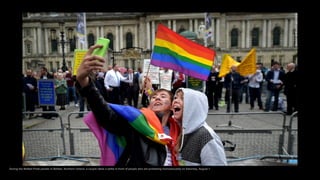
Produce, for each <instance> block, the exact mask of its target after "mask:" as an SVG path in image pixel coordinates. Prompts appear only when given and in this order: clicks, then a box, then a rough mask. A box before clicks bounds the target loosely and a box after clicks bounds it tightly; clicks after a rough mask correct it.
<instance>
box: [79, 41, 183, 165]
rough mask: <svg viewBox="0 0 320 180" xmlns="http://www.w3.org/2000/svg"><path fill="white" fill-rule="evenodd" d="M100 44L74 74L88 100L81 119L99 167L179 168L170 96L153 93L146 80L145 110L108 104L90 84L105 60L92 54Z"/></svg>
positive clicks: (177, 127) (176, 133)
mask: <svg viewBox="0 0 320 180" xmlns="http://www.w3.org/2000/svg"><path fill="white" fill-rule="evenodd" d="M96 48H101V45H94V46H91V47H90V48H89V50H88V52H87V54H86V55H85V57H84V59H83V61H82V63H81V64H80V66H79V68H78V72H77V82H76V87H77V89H78V91H79V93H80V94H81V96H83V97H85V98H86V99H87V103H88V104H89V105H90V108H91V111H92V112H91V113H89V114H88V115H87V116H86V117H85V118H84V119H85V123H86V124H87V125H88V126H89V128H90V129H91V130H92V132H93V133H94V134H95V136H96V137H97V139H98V142H99V146H100V150H101V159H100V165H103V166H118V167H149V166H176V165H178V160H177V154H178V153H177V152H176V151H175V149H176V148H175V147H176V146H177V143H176V140H177V137H178V133H179V132H180V126H179V125H178V123H176V121H175V120H174V119H173V118H172V111H171V103H172V100H173V95H172V93H171V92H170V91H168V90H165V89H158V90H156V91H154V92H152V88H151V87H152V84H151V81H150V79H149V78H146V79H147V80H146V84H145V87H146V90H145V93H147V94H148V95H149V97H150V105H149V106H148V108H141V109H136V108H134V107H132V106H125V105H119V104H112V103H107V102H106V101H105V100H104V99H103V97H102V96H101V93H100V92H99V90H98V89H97V88H96V87H95V84H94V83H93V81H94V78H91V76H90V74H91V73H92V72H93V71H96V70H101V69H102V68H103V64H104V63H105V59H104V58H102V57H98V56H94V55H91V54H92V52H93V50H94V49H96Z"/></svg>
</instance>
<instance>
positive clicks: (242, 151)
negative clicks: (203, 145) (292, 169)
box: [207, 111, 297, 162]
mask: <svg viewBox="0 0 320 180" xmlns="http://www.w3.org/2000/svg"><path fill="white" fill-rule="evenodd" d="M264 114H265V115H267V114H269V115H273V116H272V117H271V118H274V117H275V115H280V116H279V120H280V118H281V116H282V118H281V119H282V123H281V124H282V125H281V126H280V125H279V124H280V122H279V123H278V126H272V127H271V126H270V125H269V126H270V127H268V128H261V127H250V128H248V127H246V126H248V125H250V126H254V125H255V124H254V123H255V122H253V121H254V120H255V119H256V120H261V119H260V118H262V117H261V115H264ZM208 115H209V116H212V115H214V116H215V118H214V119H216V121H217V120H218V119H223V120H224V122H225V121H226V120H228V122H226V123H225V124H218V125H216V127H214V130H215V132H216V133H217V134H218V135H219V136H220V138H221V139H222V140H223V141H226V140H227V141H229V142H231V143H233V144H234V148H233V150H232V151H230V150H227V149H226V148H225V150H226V155H227V159H228V161H229V162H234V161H239V160H247V159H260V158H262V157H271V156H272V157H284V156H288V157H292V158H293V159H297V140H296V136H297V133H296V132H297V127H296V128H295V129H293V128H292V122H293V121H292V120H293V117H296V114H293V115H292V116H291V117H290V122H289V124H287V122H286V115H285V113H283V112H280V111H277V112H239V113H209V114H208ZM219 116H224V117H225V118H219ZM248 116H251V117H250V118H248ZM259 116H260V117H259ZM235 117H236V118H237V119H236V120H233V121H232V120H231V119H232V118H233V119H235ZM211 119H212V118H211ZM264 120H265V121H271V120H268V119H265V118H264ZM207 121H208V120H207ZM220 121H221V120H220ZM234 122H236V124H237V125H235V124H234ZM259 123H261V122H260V121H259ZM268 123H271V122H268ZM259 126H260V125H259ZM261 126H262V125H261ZM262 127H263V126H262ZM294 133H296V134H294Z"/></svg>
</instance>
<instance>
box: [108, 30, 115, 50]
mask: <svg viewBox="0 0 320 180" xmlns="http://www.w3.org/2000/svg"><path fill="white" fill-rule="evenodd" d="M107 38H108V39H109V40H110V43H109V48H110V49H112V50H114V49H113V34H112V33H108V34H107Z"/></svg>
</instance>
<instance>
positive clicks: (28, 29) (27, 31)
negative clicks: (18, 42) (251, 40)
mask: <svg viewBox="0 0 320 180" xmlns="http://www.w3.org/2000/svg"><path fill="white" fill-rule="evenodd" d="M24 33H25V34H24V36H25V37H31V29H30V28H26V29H25V31H24Z"/></svg>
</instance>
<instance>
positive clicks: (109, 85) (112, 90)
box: [104, 64, 127, 104]
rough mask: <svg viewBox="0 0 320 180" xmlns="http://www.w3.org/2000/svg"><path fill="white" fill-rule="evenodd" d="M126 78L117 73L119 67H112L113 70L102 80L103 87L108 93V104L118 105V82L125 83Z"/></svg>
mask: <svg viewBox="0 0 320 180" xmlns="http://www.w3.org/2000/svg"><path fill="white" fill-rule="evenodd" d="M126 80H127V78H126V77H123V76H122V75H121V73H120V72H119V66H118V65H117V64H114V65H113V68H112V69H111V70H109V71H108V72H107V73H106V76H105V78H104V86H105V88H106V89H107V91H108V92H109V101H110V103H114V104H120V81H126Z"/></svg>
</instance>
